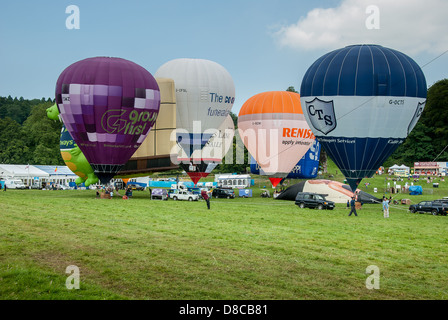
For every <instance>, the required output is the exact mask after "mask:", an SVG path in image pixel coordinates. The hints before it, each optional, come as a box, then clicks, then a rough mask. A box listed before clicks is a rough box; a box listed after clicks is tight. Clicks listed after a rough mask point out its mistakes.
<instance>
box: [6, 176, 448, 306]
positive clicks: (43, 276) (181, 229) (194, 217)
mask: <svg viewBox="0 0 448 320" xmlns="http://www.w3.org/2000/svg"><path fill="white" fill-rule="evenodd" d="M331 170H333V171H336V170H335V169H334V168H330V169H329V171H330V173H331V172H332V171H331ZM335 179H338V180H341V181H342V179H343V177H341V176H340V175H337V174H336V175H335ZM365 181H369V182H370V183H371V186H370V187H369V189H368V191H371V190H373V187H375V186H376V187H377V188H379V193H378V194H377V196H379V197H381V195H382V192H383V191H384V190H383V189H384V185H385V180H384V176H375V177H374V178H371V179H366V180H365ZM363 182H364V181H363ZM290 184H291V183H290ZM264 185H266V186H268V185H269V184H268V182H266V181H262V180H258V179H257V181H256V185H255V186H254V188H253V191H254V196H253V198H249V199H239V198H237V199H231V200H227V199H212V202H211V207H212V209H211V210H207V208H206V204H205V202H203V201H200V202H186V201H177V202H175V201H172V200H170V201H155V200H150V199H149V193H148V192H134V197H133V198H132V199H130V200H122V199H120V198H118V197H115V198H114V199H111V200H106V199H96V198H95V191H90V190H87V191H82V190H73V191H67V190H66V191H41V190H8V191H7V192H0V217H1V218H0V219H1V220H0V299H192V300H195V299H226V300H227V299H250V300H252V299H275V300H280V299H282V300H283V299H291V300H296V299H297V300H301V299H448V285H447V281H446V279H448V268H447V265H448V264H447V262H448V250H447V249H446V248H447V245H448V232H447V231H448V217H442V216H432V215H429V214H411V213H409V212H408V211H407V208H408V206H404V205H397V206H393V207H392V208H391V210H390V218H389V219H384V218H383V216H382V211H381V205H364V206H363V208H362V210H360V211H358V213H359V216H358V217H353V216H352V217H348V216H347V214H348V210H346V209H345V205H344V204H338V205H337V208H336V209H335V210H333V211H317V210H312V209H304V210H301V209H299V208H298V207H297V206H295V205H294V202H292V201H280V200H273V199H272V198H271V199H264V198H261V197H260V196H259V194H260V187H263V186H264ZM421 185H423V187H424V188H430V187H427V186H429V185H427V184H426V182H425V183H424V184H421ZM430 186H431V187H432V184H431V185H430ZM363 190H365V188H363ZM447 191H448V182H447V183H445V182H441V184H440V188H438V189H436V188H434V190H433V194H432V195H429V194H424V195H422V196H409V195H407V194H398V195H396V199H401V198H411V199H412V201H413V202H418V201H420V200H422V199H435V198H440V197H442V196H446V195H448V192H447ZM69 265H76V266H78V267H79V269H80V284H81V288H80V290H68V289H67V288H66V286H65V283H66V279H67V277H68V276H69V275H68V274H66V273H65V270H66V268H67V266H69ZM369 265H376V266H378V267H379V269H380V289H378V290H368V289H366V285H365V283H366V279H367V276H368V275H367V274H366V273H365V272H366V268H367V267H368V266H369Z"/></svg>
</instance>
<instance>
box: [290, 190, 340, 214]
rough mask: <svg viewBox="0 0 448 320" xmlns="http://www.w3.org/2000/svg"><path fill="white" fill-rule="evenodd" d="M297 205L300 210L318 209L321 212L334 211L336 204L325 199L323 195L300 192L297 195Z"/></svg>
mask: <svg viewBox="0 0 448 320" xmlns="http://www.w3.org/2000/svg"><path fill="white" fill-rule="evenodd" d="M295 204H296V205H298V206H299V208H301V209H303V208H317V209H319V210H322V209H329V210H333V209H334V207H335V204H334V202H333V201H329V200H327V199H325V197H324V196H323V195H321V194H317V193H311V192H299V193H297V196H296V200H295Z"/></svg>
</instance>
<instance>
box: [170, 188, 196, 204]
mask: <svg viewBox="0 0 448 320" xmlns="http://www.w3.org/2000/svg"><path fill="white" fill-rule="evenodd" d="M170 199H173V200H188V201H198V200H199V195H197V194H193V193H191V192H190V191H188V190H185V189H175V190H173V192H171V193H170Z"/></svg>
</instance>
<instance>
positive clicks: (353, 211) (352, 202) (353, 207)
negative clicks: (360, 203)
mask: <svg viewBox="0 0 448 320" xmlns="http://www.w3.org/2000/svg"><path fill="white" fill-rule="evenodd" d="M350 207H351V209H350V213H349V214H348V216H349V217H350V216H351V215H352V213H354V214H355V216H358V215H357V214H356V201H355V197H353V198H352V200H351V201H350Z"/></svg>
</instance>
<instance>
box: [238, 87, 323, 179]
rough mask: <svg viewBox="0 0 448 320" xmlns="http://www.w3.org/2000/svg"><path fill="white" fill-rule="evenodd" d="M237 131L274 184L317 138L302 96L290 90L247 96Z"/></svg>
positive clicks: (292, 166)
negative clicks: (304, 109)
mask: <svg viewBox="0 0 448 320" xmlns="http://www.w3.org/2000/svg"><path fill="white" fill-rule="evenodd" d="M238 130H239V134H240V137H241V139H242V140H243V142H244V145H245V146H246V148H247V149H248V151H249V153H250V154H251V155H252V156H253V157H254V158H255V160H256V161H257V163H258V164H259V165H260V168H261V169H262V170H263V172H264V174H265V175H267V176H269V179H270V180H271V182H272V184H273V185H274V187H275V186H276V185H277V184H278V183H279V182H280V181H281V180H282V179H283V178H285V177H286V176H287V175H288V173H289V172H291V170H292V169H293V168H294V166H295V165H296V164H297V162H298V161H299V160H300V159H301V158H302V157H303V156H304V155H305V153H306V152H307V151H308V149H309V148H310V146H311V145H312V144H313V142H314V139H315V137H314V135H313V133H312V132H311V130H310V128H309V126H308V124H307V122H306V120H305V117H304V115H303V111H302V107H301V105H300V95H299V94H298V93H295V92H288V91H270V92H263V93H259V94H257V95H255V96H253V97H251V98H250V99H248V100H247V101H246V102H245V103H244V104H243V106H242V107H241V110H240V113H239V116H238Z"/></svg>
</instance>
